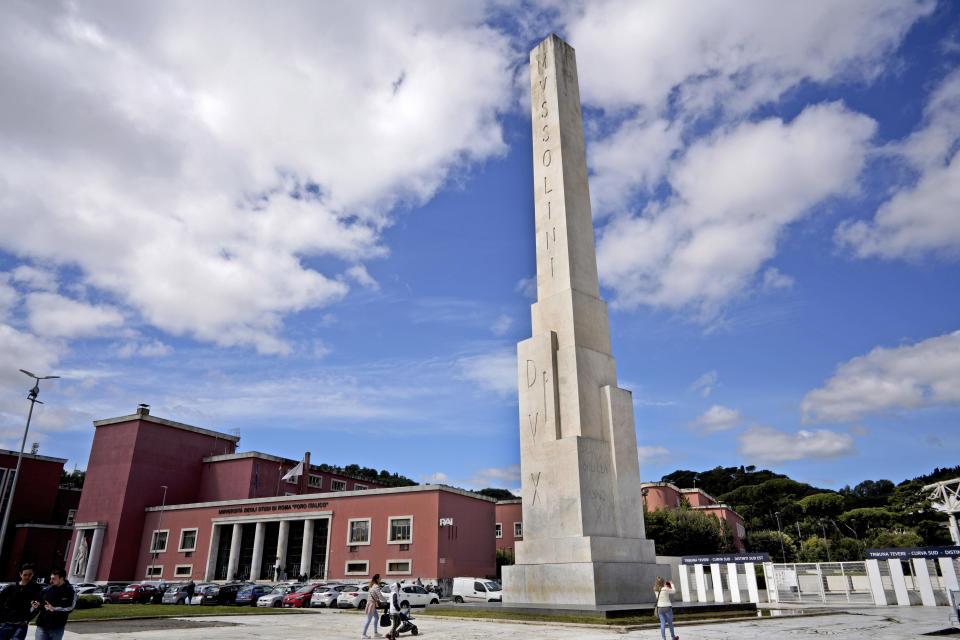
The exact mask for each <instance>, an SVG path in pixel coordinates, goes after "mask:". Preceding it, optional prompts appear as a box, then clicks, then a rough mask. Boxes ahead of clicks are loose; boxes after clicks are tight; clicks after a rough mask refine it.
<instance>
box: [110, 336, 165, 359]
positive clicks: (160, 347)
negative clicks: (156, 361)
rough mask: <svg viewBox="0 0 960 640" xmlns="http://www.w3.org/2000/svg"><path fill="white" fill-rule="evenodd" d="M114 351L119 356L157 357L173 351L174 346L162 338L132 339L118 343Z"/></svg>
mask: <svg viewBox="0 0 960 640" xmlns="http://www.w3.org/2000/svg"><path fill="white" fill-rule="evenodd" d="M114 353H115V354H116V356H117V357H118V358H132V357H133V356H142V357H145V358H157V357H162V356H168V355H170V354H171V353H173V347H171V346H170V345H168V344H166V343H164V342H162V341H160V340H131V341H129V342H125V343H123V344H121V345H118V346H117V347H116V349H115V351H114Z"/></svg>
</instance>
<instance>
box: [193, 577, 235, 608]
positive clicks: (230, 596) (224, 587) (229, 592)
mask: <svg viewBox="0 0 960 640" xmlns="http://www.w3.org/2000/svg"><path fill="white" fill-rule="evenodd" d="M245 586H246V583H244V582H229V583H227V584H221V585H216V584H215V585H211V586H210V587H208V588H207V589H205V590H204V592H203V600H202V601H201V602H200V604H219V605H226V604H233V602H234V600H235V599H236V597H237V592H238V591H240V589H242V588H243V587H245Z"/></svg>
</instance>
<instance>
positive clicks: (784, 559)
mask: <svg viewBox="0 0 960 640" xmlns="http://www.w3.org/2000/svg"><path fill="white" fill-rule="evenodd" d="M773 515H775V516H777V535H778V536H780V555H782V556H783V563H784V564H786V563H787V550H786V549H785V548H784V546H783V530H782V529H781V528H780V512H779V511H777V512H776V513H774V514H773Z"/></svg>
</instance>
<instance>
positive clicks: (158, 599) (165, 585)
mask: <svg viewBox="0 0 960 640" xmlns="http://www.w3.org/2000/svg"><path fill="white" fill-rule="evenodd" d="M149 584H152V585H153V586H154V587H155V588H156V589H157V592H156V593H154V594H153V597H152V598H151V599H150V603H151V604H162V603H163V596H164V595H165V594H166V593H167V589H169V588H170V587H179V586H180V583H179V582H157V583H149Z"/></svg>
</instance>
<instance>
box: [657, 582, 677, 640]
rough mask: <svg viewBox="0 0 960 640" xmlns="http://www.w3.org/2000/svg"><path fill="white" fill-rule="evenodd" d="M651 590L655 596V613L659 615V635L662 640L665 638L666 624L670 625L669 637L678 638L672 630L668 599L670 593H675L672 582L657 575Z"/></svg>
mask: <svg viewBox="0 0 960 640" xmlns="http://www.w3.org/2000/svg"><path fill="white" fill-rule="evenodd" d="M653 592H654V593H655V594H656V596H657V608H656V612H657V615H658V616H659V617H660V635H661V636H662V637H663V640H667V632H666V631H667V626H668V625H669V626H670V637H671V638H673V640H680V638H679V637H678V636H677V634H676V632H675V631H674V630H673V602H672V601H671V600H670V594H672V593H676V592H677V590H676V589H675V588H674V587H673V583H671V582H669V581H667V580H664V579H663V578H662V577H657V582H656V583H655V584H654V586H653Z"/></svg>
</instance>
